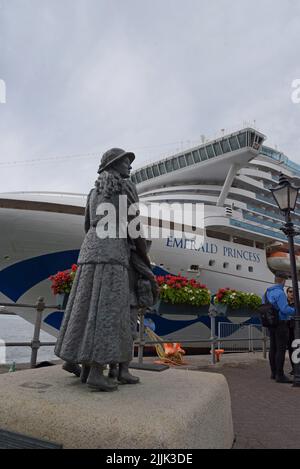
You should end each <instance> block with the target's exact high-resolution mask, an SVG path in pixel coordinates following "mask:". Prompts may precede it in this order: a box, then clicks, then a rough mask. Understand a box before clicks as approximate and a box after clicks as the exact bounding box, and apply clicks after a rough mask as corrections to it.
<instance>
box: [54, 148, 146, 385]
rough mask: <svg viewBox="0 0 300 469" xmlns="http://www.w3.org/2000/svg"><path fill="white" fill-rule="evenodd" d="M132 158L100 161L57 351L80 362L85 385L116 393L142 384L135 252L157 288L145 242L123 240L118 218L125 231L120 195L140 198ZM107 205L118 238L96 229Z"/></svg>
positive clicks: (114, 155)
mask: <svg viewBox="0 0 300 469" xmlns="http://www.w3.org/2000/svg"><path fill="white" fill-rule="evenodd" d="M134 158H135V155H134V154H133V153H130V152H126V151H124V150H122V149H120V148H112V149H111V150H108V151H107V152H106V153H104V155H103V157H102V160H101V164H100V167H99V170H98V173H99V177H98V179H97V181H96V184H95V187H94V188H93V189H92V190H91V191H90V193H89V195H88V199H87V205H86V212H85V231H86V236H85V238H84V241H83V244H82V246H81V250H80V253H79V258H78V269H77V272H76V276H75V279H74V282H73V286H72V290H71V293H70V297H69V300H68V304H67V307H66V311H65V315H64V319H63V323H62V326H61V329H60V334H59V338H58V341H57V344H56V348H55V353H56V355H58V356H59V357H60V358H62V359H63V360H65V361H66V362H68V363H71V364H81V365H82V381H83V382H85V381H86V382H87V384H88V385H89V386H90V387H92V388H95V389H97V390H101V391H113V390H115V389H116V388H117V383H118V382H121V383H124V384H126V383H128V384H135V383H137V382H138V381H139V379H138V378H136V377H134V376H132V375H131V374H130V373H129V370H128V366H129V363H130V361H131V360H132V353H133V327H132V321H133V320H132V313H133V311H135V310H136V308H135V309H134V308H132V307H130V305H131V304H132V287H130V281H129V273H130V270H131V269H132V266H131V264H130V259H131V254H132V250H134V252H135V255H136V253H138V255H139V256H140V257H139V258H140V259H141V262H142V263H143V265H144V266H145V267H144V268H145V269H146V271H147V275H148V276H149V278H150V279H151V282H152V286H153V289H154V290H155V279H154V276H153V274H152V272H151V268H150V262H149V260H148V257H147V254H146V250H145V240H141V239H140V240H139V241H136V240H134V241H133V240H131V239H130V237H129V236H128V234H125V236H119V233H120V232H122V233H124V227H120V226H119V220H122V219H123V222H121V223H125V225H126V226H125V233H127V222H128V218H127V213H128V212H127V210H126V212H127V213H126V216H125V217H124V213H123V214H122V215H123V218H122V216H121V217H119V215H120V213H119V212H120V209H121V208H120V203H119V201H120V196H124V195H126V196H127V197H129V202H130V201H132V202H136V199H138V197H137V194H136V191H135V186H134V184H133V183H132V182H131V181H130V180H129V179H128V178H129V175H130V170H131V163H132V162H133V160H134ZM107 203H108V204H112V205H113V207H114V209H115V213H116V221H115V225H116V226H115V227H113V228H116V235H114V236H110V237H102V236H99V231H98V229H97V226H98V223H99V222H101V220H102V221H103V217H104V215H103V211H101V204H107ZM99 207H100V210H99ZM102 207H103V205H102ZM105 215H106V214H105ZM120 228H121V229H120ZM131 283H132V282H131ZM135 306H136V305H135ZM106 365H110V373H109V375H108V376H105V375H104V373H103V371H104V369H105V367H106ZM117 367H118V368H117ZM116 370H117V372H116Z"/></svg>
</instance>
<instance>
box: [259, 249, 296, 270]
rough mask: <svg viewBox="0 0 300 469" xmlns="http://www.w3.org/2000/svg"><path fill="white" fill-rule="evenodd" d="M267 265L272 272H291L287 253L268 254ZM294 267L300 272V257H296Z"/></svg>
mask: <svg viewBox="0 0 300 469" xmlns="http://www.w3.org/2000/svg"><path fill="white" fill-rule="evenodd" d="M267 263H268V267H269V269H271V270H272V271H276V270H281V271H283V272H290V271H291V263H290V255H289V253H288V252H284V251H275V252H272V253H270V254H268V257H267ZM296 267H297V270H299V271H300V255H296Z"/></svg>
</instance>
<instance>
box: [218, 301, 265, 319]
mask: <svg viewBox="0 0 300 469" xmlns="http://www.w3.org/2000/svg"><path fill="white" fill-rule="evenodd" d="M215 308H216V310H217V312H218V314H219V315H221V316H229V317H237V318H238V317H248V318H249V317H251V316H257V315H258V313H257V312H256V310H255V309H250V308H246V307H242V308H237V309H233V308H230V307H229V306H228V305H224V304H222V303H217V304H215Z"/></svg>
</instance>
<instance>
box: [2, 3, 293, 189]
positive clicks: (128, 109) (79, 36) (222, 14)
mask: <svg viewBox="0 0 300 469" xmlns="http://www.w3.org/2000/svg"><path fill="white" fill-rule="evenodd" d="M299 26H300V6H298V3H297V2H295V1H292V0H286V1H285V2H282V1H281V0H275V1H274V0H272V1H271V0H253V1H252V2H251V3H250V2H248V1H246V0H241V1H239V2H237V1H236V0H213V1H211V2H204V1H199V0H188V1H187V2H182V1H181V0H172V1H170V0H164V2H161V1H158V0H151V1H150V0H143V1H140V0H139V1H138V0H126V2H122V1H121V0H43V2H40V1H39V0H27V1H26V2H22V1H20V0H2V1H1V0H0V79H3V80H5V82H6V85H7V103H6V104H5V105H3V104H0V163H1V162H2V163H3V162H9V161H20V160H30V159H39V158H40V159H42V160H43V161H42V162H40V163H31V164H28V163H27V164H26V165H23V166H21V165H19V164H17V165H6V166H4V165H0V168H1V190H2V191H4V190H7V191H9V190H40V189H42V190H61V191H64V190H66V191H73V192H87V191H88V189H89V187H90V185H91V184H92V183H93V181H94V178H95V176H96V170H97V167H98V164H99V159H100V155H101V154H102V152H104V151H105V150H106V149H107V148H109V147H111V146H123V147H125V148H126V149H130V150H133V151H135V152H136V154H137V161H136V165H137V166H140V165H141V164H143V163H146V162H147V161H149V160H153V159H155V158H159V157H163V156H166V155H167V154H170V153H172V152H175V151H176V150H178V149H180V148H181V146H182V145H183V144H184V145H186V144H187V141H191V142H194V141H196V140H200V135H201V134H205V135H207V136H213V135H214V134H215V132H217V131H218V130H219V129H221V128H225V129H226V128H228V129H230V128H231V127H232V126H239V125H242V123H243V121H245V120H247V121H253V120H256V122H257V125H258V126H259V127H260V128H261V130H262V131H263V132H264V133H266V135H267V137H268V139H269V141H270V142H272V143H276V144H277V145H278V147H279V148H280V149H281V150H282V151H284V152H285V153H286V154H287V155H288V156H290V157H291V158H292V159H293V160H294V161H298V162H299V163H300V157H299V155H298V153H297V151H298V148H299V143H300V141H299V138H300V137H299V135H298V128H299V123H300V122H299V121H300V105H295V104H293V103H292V102H291V98H290V96H291V93H292V89H291V84H292V81H293V80H294V79H296V78H300V63H299V57H300V54H299V52H300V51H299V48H300V47H299V41H298V31H299ZM181 142H183V143H181ZM88 153H96V155H89V156H86V157H82V158H75V159H73V158H65V159H63V160H60V159H57V158H55V157H57V156H63V155H74V154H75V155H78V154H88ZM48 158H53V161H48Z"/></svg>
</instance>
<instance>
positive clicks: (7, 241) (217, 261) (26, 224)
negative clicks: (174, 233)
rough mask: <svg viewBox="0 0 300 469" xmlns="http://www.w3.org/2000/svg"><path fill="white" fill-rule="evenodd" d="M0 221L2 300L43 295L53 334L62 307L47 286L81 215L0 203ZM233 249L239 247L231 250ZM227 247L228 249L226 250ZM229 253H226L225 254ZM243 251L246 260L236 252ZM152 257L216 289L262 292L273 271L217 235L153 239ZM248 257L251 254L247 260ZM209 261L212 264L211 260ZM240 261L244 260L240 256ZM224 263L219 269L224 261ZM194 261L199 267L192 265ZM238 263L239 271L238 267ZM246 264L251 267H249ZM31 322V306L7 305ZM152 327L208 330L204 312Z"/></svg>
mask: <svg viewBox="0 0 300 469" xmlns="http://www.w3.org/2000/svg"><path fill="white" fill-rule="evenodd" d="M0 223H1V226H2V227H3V229H2V230H1V233H0V246H1V252H0V256H1V262H0V302H10V303H12V304H35V303H36V301H37V299H38V298H39V297H41V296H42V297H43V298H44V299H45V303H46V304H47V305H53V308H50V309H47V310H45V311H44V314H43V321H42V328H43V329H44V330H45V331H46V332H48V333H50V334H52V335H54V336H57V334H58V331H59V327H60V324H61V320H62V315H63V313H62V312H61V311H58V310H57V308H56V307H55V304H56V297H55V296H54V295H53V294H52V292H51V289H50V281H49V276H50V275H52V274H54V273H56V272H57V271H59V270H65V269H68V268H70V266H71V265H72V264H73V263H76V261H77V257H78V253H79V249H80V245H81V243H82V240H83V237H84V232H83V217H82V216H78V215H73V214H60V213H47V212H42V211H30V210H17V209H1V210H0ZM232 249H239V252H238V251H233V250H232ZM230 250H231V251H230ZM229 254H230V255H229ZM241 256H244V257H245V259H248V261H245V260H244V261H243V260H242V259H238V258H237V257H241ZM150 257H151V260H152V262H153V264H154V265H155V266H156V267H155V271H156V273H162V274H164V273H172V274H178V273H179V272H180V273H181V274H182V275H187V276H188V277H196V278H197V277H199V278H200V279H201V282H202V283H205V284H207V286H208V287H209V288H210V290H211V292H212V293H214V292H216V291H217V290H218V288H221V287H227V286H228V287H232V288H236V289H240V290H245V291H253V292H255V293H258V294H262V293H263V292H264V291H265V289H266V288H267V287H268V286H269V285H270V284H271V282H272V273H271V272H270V271H269V269H268V267H267V263H266V258H265V253H264V251H262V250H257V249H254V248H245V247H241V246H238V245H235V246H232V245H231V244H230V243H226V242H222V241H219V240H212V239H209V238H207V239H204V241H203V244H202V247H201V248H199V249H197V250H196V249H190V246H189V244H188V243H185V242H184V240H182V239H179V238H176V239H174V238H172V237H169V238H166V239H158V240H153V242H152V246H151V249H150ZM250 259H251V260H250ZM211 261H213V262H212V263H213V265H212V266H210V265H209V263H210V262H211ZM242 261H243V262H242ZM225 263H227V264H228V269H225V268H224V269H223V270H222V268H221V267H222V265H225ZM192 265H194V266H195V265H198V267H199V269H198V271H197V272H194V271H191V269H190V267H191V266H192ZM236 265H242V272H241V271H237V270H236ZM248 266H249V267H252V268H253V270H254V272H252V273H251V274H250V273H249V270H248ZM6 310H8V311H13V312H15V313H16V314H18V315H20V316H21V317H23V318H24V319H26V320H27V321H29V322H31V323H34V321H35V314H36V313H35V310H34V308H18V307H16V306H11V307H9V308H6ZM149 318H150V319H151V320H152V326H153V328H154V329H155V331H156V333H158V334H159V335H161V336H163V337H167V338H170V339H171V340H172V339H174V340H175V339H176V340H179V339H180V338H181V339H182V340H189V339H190V340H197V339H206V338H209V336H210V330H209V327H210V325H209V320H208V317H204V318H196V317H188V316H187V317H186V316H185V317H182V318H179V317H172V316H165V317H163V318H161V317H158V316H157V317H156V316H155V315H152V316H149Z"/></svg>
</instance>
